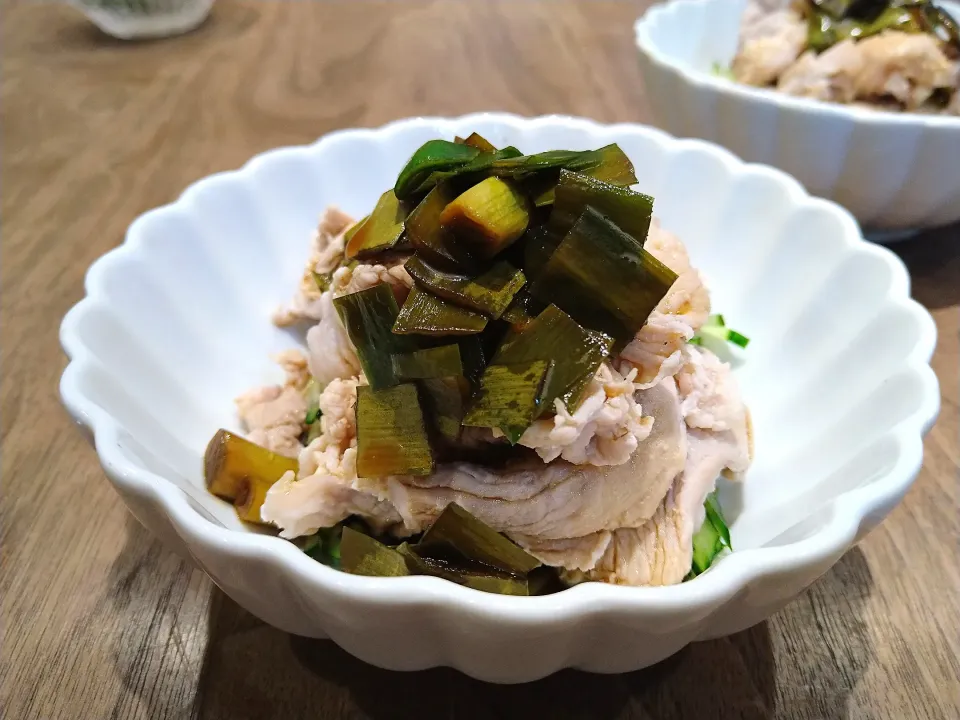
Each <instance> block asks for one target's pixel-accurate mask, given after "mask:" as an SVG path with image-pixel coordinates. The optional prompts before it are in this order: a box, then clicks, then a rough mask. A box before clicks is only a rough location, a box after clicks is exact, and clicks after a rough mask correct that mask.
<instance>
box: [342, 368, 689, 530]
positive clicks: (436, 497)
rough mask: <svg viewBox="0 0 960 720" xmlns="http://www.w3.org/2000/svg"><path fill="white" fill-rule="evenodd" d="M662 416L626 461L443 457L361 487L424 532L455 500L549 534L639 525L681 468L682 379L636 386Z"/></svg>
mask: <svg viewBox="0 0 960 720" xmlns="http://www.w3.org/2000/svg"><path fill="white" fill-rule="evenodd" d="M637 397H638V400H639V402H640V403H641V404H642V406H643V408H644V411H645V412H647V413H649V414H650V415H652V416H653V417H654V418H656V420H655V421H654V423H653V428H652V429H651V432H650V435H649V436H648V437H647V439H646V440H644V441H643V442H641V443H640V445H639V447H638V448H637V450H636V452H635V453H634V454H633V456H632V457H631V458H630V460H629V461H628V462H626V463H624V464H622V465H615V466H607V467H596V466H591V465H587V466H575V465H572V464H570V463H568V462H565V461H562V460H556V461H554V462H552V463H550V464H548V465H544V464H543V463H542V462H541V461H539V460H535V461H534V462H533V463H532V464H527V465H525V466H522V467H519V468H512V469H507V470H504V471H500V472H497V471H494V470H490V469H487V468H482V467H478V466H476V465H470V464H466V463H452V464H448V465H442V466H440V467H438V468H437V470H436V472H434V473H433V474H432V475H429V476H427V477H394V478H377V479H360V480H359V481H358V487H360V488H363V489H366V490H367V491H368V492H370V493H372V494H374V495H376V496H377V497H378V498H379V499H381V500H389V501H390V502H391V503H392V504H393V505H394V507H396V508H397V511H398V512H399V513H400V515H401V516H402V517H403V520H404V524H405V526H406V528H407V530H409V531H410V532H420V531H422V530H423V529H425V528H426V527H428V526H429V525H430V523H431V522H432V521H433V520H434V519H435V518H436V517H437V516H438V515H439V514H440V513H441V512H442V511H443V509H444V508H445V507H446V506H447V505H448V504H449V503H451V502H455V503H457V504H458V505H460V506H461V507H463V508H464V509H465V510H467V511H468V512H470V513H472V514H473V515H475V516H476V517H478V518H479V519H480V520H482V521H483V522H485V523H487V524H488V525H490V526H491V527H493V528H495V529H497V530H499V531H501V532H506V533H508V534H520V535H530V536H536V537H538V538H543V539H559V538H569V537H580V536H583V535H589V534H590V533H594V532H598V531H601V530H613V529H616V528H619V527H639V526H640V525H642V524H643V523H644V522H645V521H646V520H647V519H648V518H649V517H650V516H651V515H652V514H653V513H654V511H655V510H656V507H657V505H658V504H659V503H660V500H661V499H662V498H663V496H664V493H666V491H667V488H668V487H669V486H670V483H671V482H672V481H673V479H674V478H675V477H676V476H677V474H678V473H679V472H680V471H681V470H682V469H683V461H684V457H685V455H686V429H685V425H684V423H683V417H682V415H681V414H680V403H679V398H678V396H677V390H676V383H675V382H674V381H673V380H672V379H670V380H667V381H664V382H663V383H661V384H659V385H657V386H655V387H653V388H650V389H648V390H644V391H640V392H638V393H637Z"/></svg>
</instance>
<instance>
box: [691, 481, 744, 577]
mask: <svg viewBox="0 0 960 720" xmlns="http://www.w3.org/2000/svg"><path fill="white" fill-rule="evenodd" d="M703 507H704V511H705V513H706V517H705V518H704V521H703V525H701V526H700V529H699V530H698V531H697V532H696V534H695V535H694V536H693V566H692V568H691V569H690V575H689V576H688V578H690V577H696V576H697V575H699V574H700V573H702V572H705V571H706V570H707V568H709V567H710V565H711V564H712V563H713V561H714V559H716V557H717V555H719V554H720V552H721V551H722V550H723V549H724V548H728V549H730V550H732V549H733V546H732V545H731V544H730V529H729V528H728V527H727V523H726V521H725V520H724V519H723V514H722V513H721V511H720V505H719V504H718V503H717V499H716V494H715V493H711V494H710V495H708V496H707V499H706V501H705V502H704V504H703Z"/></svg>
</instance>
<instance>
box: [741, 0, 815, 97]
mask: <svg viewBox="0 0 960 720" xmlns="http://www.w3.org/2000/svg"><path fill="white" fill-rule="evenodd" d="M806 44H807V24H806V22H805V21H804V20H803V18H801V17H800V15H799V14H798V13H796V12H795V11H794V10H792V9H789V8H787V9H781V10H776V11H774V12H771V13H764V12H758V11H757V10H756V9H752V8H748V11H747V12H746V13H745V14H744V18H743V24H742V26H741V30H740V48H739V50H738V51H737V54H736V56H735V57H734V58H733V62H732V63H731V67H730V69H731V70H732V71H733V75H734V77H735V78H736V79H737V80H739V81H740V82H742V83H746V84H747V85H756V86H758V87H764V86H766V85H770V84H772V83H774V82H776V80H777V78H778V77H779V76H780V74H781V73H782V72H783V71H784V70H786V69H787V68H788V67H789V66H790V65H791V64H792V63H793V62H794V61H795V60H796V59H797V58H798V57H800V53H802V52H803V50H804V48H805V47H806Z"/></svg>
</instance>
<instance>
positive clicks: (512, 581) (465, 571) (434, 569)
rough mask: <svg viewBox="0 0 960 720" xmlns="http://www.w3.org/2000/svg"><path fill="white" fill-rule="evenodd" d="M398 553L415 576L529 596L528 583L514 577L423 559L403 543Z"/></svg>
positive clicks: (499, 592) (495, 591)
mask: <svg viewBox="0 0 960 720" xmlns="http://www.w3.org/2000/svg"><path fill="white" fill-rule="evenodd" d="M397 552H398V553H399V554H400V555H402V556H403V558H404V559H405V560H406V561H407V568H408V569H409V570H410V571H411V572H412V573H413V574H414V575H429V576H432V577H439V578H443V579H444V580H450V581H451V582H455V583H457V584H458V585H464V586H466V587H469V588H473V589H474V590H482V591H484V592H492V593H498V594H500V595H528V594H529V591H528V589H527V581H526V580H525V579H523V578H518V577H514V576H512V575H507V574H505V573H504V574H501V573H496V572H494V571H493V570H484V569H480V568H467V567H457V566H455V565H452V564H450V563H448V562H446V561H443V560H436V559H434V558H424V557H421V556H420V555H419V554H418V553H417V551H416V549H415V548H413V547H411V546H410V545H409V544H408V543H403V544H402V545H400V546H399V547H398V548H397Z"/></svg>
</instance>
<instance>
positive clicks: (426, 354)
mask: <svg viewBox="0 0 960 720" xmlns="http://www.w3.org/2000/svg"><path fill="white" fill-rule="evenodd" d="M393 372H394V373H395V374H396V376H397V378H399V379H400V380H425V379H428V378H441V377H448V376H451V375H462V374H463V365H462V364H461V363H460V347H459V346H458V345H441V346H440V347H434V348H427V349H425V350H416V351H414V352H412V353H406V354H404V355H394V356H393Z"/></svg>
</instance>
